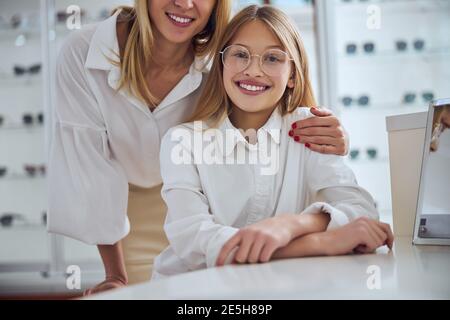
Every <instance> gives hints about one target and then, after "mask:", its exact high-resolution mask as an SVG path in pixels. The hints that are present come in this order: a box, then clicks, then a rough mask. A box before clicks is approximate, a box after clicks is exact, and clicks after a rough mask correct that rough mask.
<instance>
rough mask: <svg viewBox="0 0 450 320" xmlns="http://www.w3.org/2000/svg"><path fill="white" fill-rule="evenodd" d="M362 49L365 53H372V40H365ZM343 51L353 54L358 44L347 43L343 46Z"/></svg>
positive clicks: (373, 49)
mask: <svg viewBox="0 0 450 320" xmlns="http://www.w3.org/2000/svg"><path fill="white" fill-rule="evenodd" d="M362 47H363V51H364V52H365V53H374V52H375V43H373V42H367V43H364V44H363V45H362ZM345 52H347V54H348V55H354V54H356V53H357V52H358V46H357V45H356V44H355V43H349V44H347V46H346V47H345Z"/></svg>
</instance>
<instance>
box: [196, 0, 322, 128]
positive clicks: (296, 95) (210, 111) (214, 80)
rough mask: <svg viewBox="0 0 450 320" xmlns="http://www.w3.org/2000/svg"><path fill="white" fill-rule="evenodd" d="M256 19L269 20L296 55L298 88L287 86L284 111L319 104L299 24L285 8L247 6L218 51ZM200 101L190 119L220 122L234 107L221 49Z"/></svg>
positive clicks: (274, 30) (232, 25)
mask: <svg viewBox="0 0 450 320" xmlns="http://www.w3.org/2000/svg"><path fill="white" fill-rule="evenodd" d="M255 20H258V21H262V22H264V23H265V24H266V26H267V27H268V28H269V29H270V30H271V31H272V32H273V33H274V34H275V35H276V36H277V37H278V39H279V40H280V42H281V43H282V45H283V46H284V48H285V50H287V52H288V53H289V55H290V56H291V58H292V59H293V65H294V68H293V69H294V70H293V72H292V79H293V80H294V88H292V89H290V88H287V89H286V91H285V93H284V95H283V97H282V98H281V100H280V102H279V106H278V107H279V108H280V111H281V114H282V115H286V114H288V113H291V112H293V111H294V110H295V109H296V108H297V107H299V106H309V107H312V106H315V105H316V101H315V98H314V94H313V90H312V86H311V81H310V79H309V69H308V59H307V55H306V51H305V48H304V45H303V42H302V40H301V38H300V34H299V33H298V31H297V29H296V27H295V26H294V25H293V23H292V22H291V21H290V19H289V17H288V16H287V15H286V14H285V13H283V12H282V11H281V10H279V9H276V8H274V7H271V6H258V5H251V6H249V7H246V8H244V9H243V10H242V11H240V12H239V13H238V14H237V15H236V16H235V17H234V18H233V19H232V20H231V22H230V23H229V24H228V27H227V28H226V29H225V32H224V33H223V35H222V39H221V41H220V47H219V50H218V51H222V50H223V49H225V48H226V47H227V46H228V45H229V43H230V41H231V40H232V39H233V37H234V36H235V35H236V33H237V32H238V31H239V29H240V28H242V27H243V26H244V25H245V24H247V23H249V22H252V21H255ZM198 101H199V102H198V104H197V107H196V110H195V112H194V113H193V115H192V116H191V117H190V119H189V122H192V121H197V120H201V121H209V122H210V126H216V125H217V124H218V123H219V122H221V121H222V120H223V119H224V118H225V117H226V116H228V115H229V113H230V111H231V101H230V99H229V98H228V96H227V93H226V91H225V87H224V84H223V65H222V59H221V55H220V54H218V53H217V54H216V55H215V57H214V60H213V65H212V68H211V72H210V74H209V77H208V80H207V82H206V84H205V88H204V90H203V92H202V94H201V96H200V98H199V100H198Z"/></svg>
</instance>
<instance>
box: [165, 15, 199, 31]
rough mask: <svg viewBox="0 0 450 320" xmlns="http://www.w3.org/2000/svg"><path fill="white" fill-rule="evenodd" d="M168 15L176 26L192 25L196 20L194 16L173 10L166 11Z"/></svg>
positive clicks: (185, 26)
mask: <svg viewBox="0 0 450 320" xmlns="http://www.w3.org/2000/svg"><path fill="white" fill-rule="evenodd" d="M166 16H167V18H168V19H169V21H170V22H172V23H173V24H174V25H175V26H177V27H181V28H187V27H190V26H191V25H192V22H194V21H195V19H194V18H192V17H188V16H185V15H181V14H175V13H171V12H166Z"/></svg>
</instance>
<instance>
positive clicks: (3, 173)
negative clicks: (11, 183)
mask: <svg viewBox="0 0 450 320" xmlns="http://www.w3.org/2000/svg"><path fill="white" fill-rule="evenodd" d="M7 173H8V168H6V167H0V178H3V177H4V176H6V174H7Z"/></svg>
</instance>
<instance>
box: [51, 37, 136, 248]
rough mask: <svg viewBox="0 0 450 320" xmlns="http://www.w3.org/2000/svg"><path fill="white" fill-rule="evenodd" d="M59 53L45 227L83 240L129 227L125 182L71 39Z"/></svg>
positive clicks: (100, 239) (108, 237)
mask: <svg viewBox="0 0 450 320" xmlns="http://www.w3.org/2000/svg"><path fill="white" fill-rule="evenodd" d="M71 40H72V41H71V42H69V43H68V44H66V45H65V46H64V47H63V48H62V50H61V53H60V56H59V59H58V63H57V73H56V106H55V108H56V110H55V113H54V117H55V121H54V124H53V136H52V142H51V148H50V157H49V182H48V183H49V208H48V231H49V232H53V233H58V234H62V235H65V236H69V237H71V238H75V239H78V240H81V241H83V242H85V243H88V244H114V243H116V242H117V241H119V240H120V239H122V238H123V237H125V236H126V234H127V233H128V232H129V228H130V227H129V222H128V219H127V214H126V212H127V205H128V203H127V202H128V182H127V178H126V175H125V173H124V170H123V169H122V167H121V165H120V164H119V163H118V162H117V161H116V160H115V159H114V157H113V156H112V155H111V152H110V151H109V147H108V136H107V131H106V128H105V125H104V124H103V121H102V117H101V113H100V112H99V109H98V105H97V103H96V100H95V96H94V94H93V93H92V91H91V89H90V86H89V80H88V75H87V74H86V73H87V71H86V70H85V69H84V62H83V59H84V57H82V52H80V50H79V49H77V45H78V44H77V43H76V41H75V40H76V39H71Z"/></svg>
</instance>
